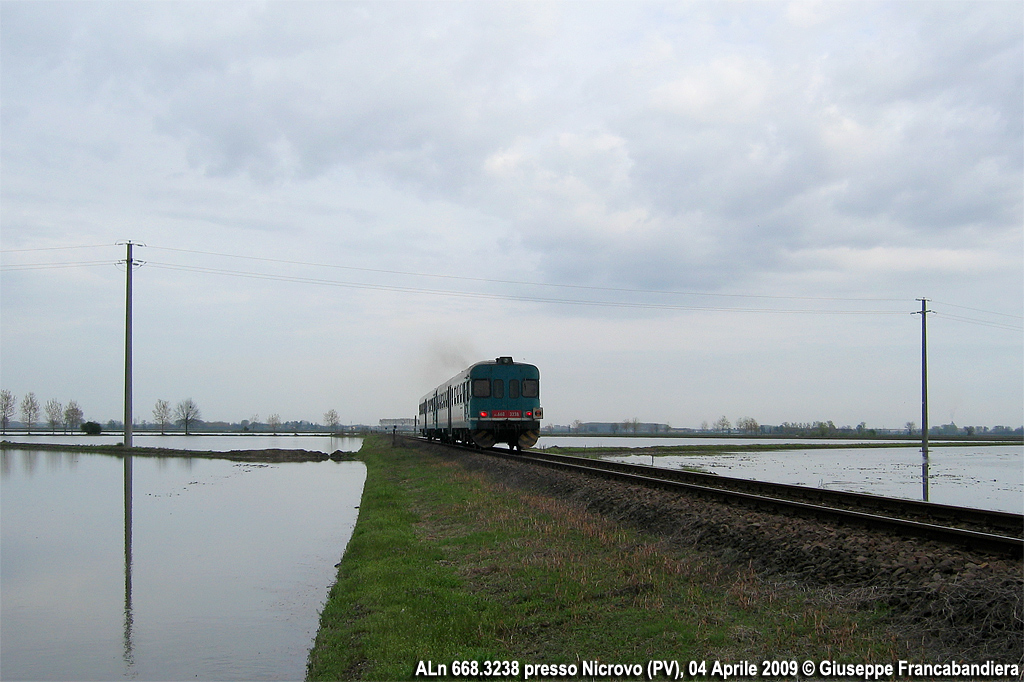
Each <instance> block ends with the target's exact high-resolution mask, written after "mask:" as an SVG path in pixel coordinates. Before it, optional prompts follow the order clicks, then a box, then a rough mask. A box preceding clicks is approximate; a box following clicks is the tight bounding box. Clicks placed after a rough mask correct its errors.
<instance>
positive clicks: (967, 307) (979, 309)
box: [931, 299, 1024, 320]
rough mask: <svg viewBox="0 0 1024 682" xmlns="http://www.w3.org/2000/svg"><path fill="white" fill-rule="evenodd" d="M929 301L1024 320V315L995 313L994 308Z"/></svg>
mask: <svg viewBox="0 0 1024 682" xmlns="http://www.w3.org/2000/svg"><path fill="white" fill-rule="evenodd" d="M931 302H932V303H941V304H942V305H948V306H950V307H952V308H962V309H963V310H973V311H974V312H976V313H988V314H989V315H999V316H1001V317H1012V318H1014V319H1017V320H1024V315H1010V314H1007V313H997V312H996V311H994V310H983V309H981V308H971V307H969V306H965V305H957V304H956V303H946V302H945V301H936V300H935V299H931Z"/></svg>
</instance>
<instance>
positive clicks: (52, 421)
mask: <svg viewBox="0 0 1024 682" xmlns="http://www.w3.org/2000/svg"><path fill="white" fill-rule="evenodd" d="M43 410H44V411H45V412H46V422H47V423H48V424H49V425H50V433H56V431H57V427H58V426H63V425H64V406H63V405H61V404H60V401H58V400H57V399H56V398H50V399H49V400H47V401H46V405H45V407H44V408H43Z"/></svg>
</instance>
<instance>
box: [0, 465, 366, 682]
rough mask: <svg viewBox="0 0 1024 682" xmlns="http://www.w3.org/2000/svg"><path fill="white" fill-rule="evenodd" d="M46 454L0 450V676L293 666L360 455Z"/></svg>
mask: <svg viewBox="0 0 1024 682" xmlns="http://www.w3.org/2000/svg"><path fill="white" fill-rule="evenodd" d="M51 455H52V453H48V452H47V453H43V452H31V451H13V450H4V451H0V458H2V462H0V470H2V471H3V472H4V473H3V477H2V492H0V506H2V510H0V525H2V532H0V543H2V548H0V562H2V567H0V592H2V593H3V600H2V602H0V640H2V641H3V656H2V658H0V679H33V680H68V679H78V680H90V679H92V680H111V679H124V678H128V679H140V680H145V679H220V680H253V679H278V680H280V679H301V678H302V677H303V676H304V671H305V663H306V656H307V653H308V649H309V646H310V645H311V644H312V640H313V637H314V636H315V633H316V628H317V625H318V622H319V610H320V608H321V606H322V604H323V600H324V599H325V598H326V596H327V592H328V588H329V586H330V583H331V582H332V581H333V579H334V576H335V573H336V569H335V568H334V565H335V564H336V563H337V562H338V561H339V560H340V558H341V555H342V552H343V550H344V547H345V544H346V543H347V541H348V537H349V535H350V533H351V530H352V527H353V526H354V525H355V520H356V514H357V513H358V511H357V509H356V508H357V506H358V505H359V497H360V494H361V490H362V482H363V478H364V477H365V468H364V467H363V465H362V464H361V463H359V462H330V461H328V462H313V463H275V464H258V465H257V464H248V463H238V462H229V461H223V460H207V459H201V458H187V459H185V458H181V459H176V461H171V459H162V458H154V457H138V456H136V457H134V458H123V457H115V456H112V455H100V454H86V453H60V456H59V457H51ZM51 464H52V466H51ZM135 493H138V495H137V496H136V495H135Z"/></svg>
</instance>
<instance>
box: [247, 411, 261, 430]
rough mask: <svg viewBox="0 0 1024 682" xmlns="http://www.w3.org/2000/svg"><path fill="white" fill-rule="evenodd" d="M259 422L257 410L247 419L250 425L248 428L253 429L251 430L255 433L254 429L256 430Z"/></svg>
mask: <svg viewBox="0 0 1024 682" xmlns="http://www.w3.org/2000/svg"><path fill="white" fill-rule="evenodd" d="M259 423H260V415H259V413H258V412H257V413H256V414H254V415H253V416H252V418H251V419H250V420H249V427H250V428H251V429H252V430H253V432H254V433H255V431H256V427H257V426H259Z"/></svg>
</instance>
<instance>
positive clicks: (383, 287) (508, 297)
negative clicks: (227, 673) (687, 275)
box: [147, 261, 904, 315]
mask: <svg viewBox="0 0 1024 682" xmlns="http://www.w3.org/2000/svg"><path fill="white" fill-rule="evenodd" d="M147 264H148V265H149V266H151V267H154V268H159V269H165V270H180V271H186V272H198V273H204V274H217V275H228V276H232V277H243V278H248V279H263V280H270V281H276V282H293V283H300V284H317V285H323V286H336V287H345V288H351V289H370V290H377V291H394V292H400V293H412V294H427V295H436V296H456V297H461V298H477V299H489V300H505V301H523V302H529V303H554V304H564V305H583V306H598V307H610V308H632V309H643V310H691V311H710V312H745V313H788V314H839V315H902V314H904V311H893V310H826V309H821V308H811V309H784V308H736V307H722V306H692V305H677V304H669V303H636V302H627V301H600V300H586V299H566V298H550V297H540V296H522V295H515V294H492V293H484V292H472V291H455V290H451V289H427V288H422V287H408V286H396V285H388V284H367V283H363V282H345V281H339V280H329V279H319V278H313V277H298V276H292V275H273V274H266V273H256V272H246V271H241V270H226V269H222V268H208V267H201V266H191V265H179V264H175V263H161V262H155V261H147Z"/></svg>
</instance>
